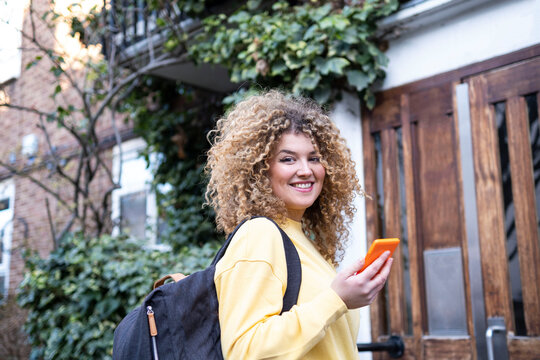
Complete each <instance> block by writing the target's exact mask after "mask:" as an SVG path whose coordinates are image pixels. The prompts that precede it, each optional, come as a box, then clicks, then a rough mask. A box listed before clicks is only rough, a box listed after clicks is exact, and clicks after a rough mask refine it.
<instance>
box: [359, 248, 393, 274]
mask: <svg viewBox="0 0 540 360" xmlns="http://www.w3.org/2000/svg"><path fill="white" fill-rule="evenodd" d="M389 256H390V251H385V252H383V253H382V254H381V256H379V257H378V258H377V259H376V260H375V261H374V262H372V263H371V265H369V266H368V267H367V268H365V269H364V271H362V272H361V273H360V275H364V276H366V277H368V278H369V279H372V278H373V277H374V276H375V275H377V274H378V273H379V271H380V270H381V268H382V267H383V265H384V264H385V262H386V260H387V259H388V257H389Z"/></svg>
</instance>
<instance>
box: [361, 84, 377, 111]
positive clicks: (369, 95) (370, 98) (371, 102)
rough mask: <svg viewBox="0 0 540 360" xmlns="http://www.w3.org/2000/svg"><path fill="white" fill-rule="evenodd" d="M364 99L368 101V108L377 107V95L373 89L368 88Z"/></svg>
mask: <svg viewBox="0 0 540 360" xmlns="http://www.w3.org/2000/svg"><path fill="white" fill-rule="evenodd" d="M364 101H365V102H366V106H367V107H368V109H370V110H371V109H373V108H374V107H375V95H373V92H372V91H371V90H369V89H367V90H366V93H365V94H364Z"/></svg>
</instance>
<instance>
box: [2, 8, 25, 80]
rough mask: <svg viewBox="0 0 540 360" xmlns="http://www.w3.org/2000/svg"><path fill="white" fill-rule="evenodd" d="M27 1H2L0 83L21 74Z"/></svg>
mask: <svg viewBox="0 0 540 360" xmlns="http://www.w3.org/2000/svg"><path fill="white" fill-rule="evenodd" d="M25 4H26V1H23V0H21V1H0V34H2V41H0V84H2V83H4V82H6V81H9V80H11V79H14V78H18V77H19V76H20V74H21V50H20V47H21V40H22V36H21V33H20V29H21V28H22V20H23V14H24V7H25Z"/></svg>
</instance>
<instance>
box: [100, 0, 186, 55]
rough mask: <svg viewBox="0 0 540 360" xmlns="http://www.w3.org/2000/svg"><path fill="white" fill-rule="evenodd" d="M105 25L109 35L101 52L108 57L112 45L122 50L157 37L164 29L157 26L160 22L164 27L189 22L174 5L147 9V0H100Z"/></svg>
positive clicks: (169, 4)
mask: <svg viewBox="0 0 540 360" xmlns="http://www.w3.org/2000/svg"><path fill="white" fill-rule="evenodd" d="M103 11H104V15H105V19H106V24H107V26H108V27H109V29H110V31H109V32H108V33H110V34H111V36H110V37H109V38H104V39H103V44H104V46H103V51H104V53H105V55H106V56H107V55H108V51H109V49H110V45H111V42H114V45H115V46H116V47H117V48H118V49H119V50H124V49H126V48H128V47H130V46H132V45H134V44H136V43H138V42H140V41H143V40H145V39H148V38H149V37H151V36H153V35H156V34H159V33H161V32H163V31H164V30H166V28H163V27H160V26H158V24H157V22H158V19H159V18H162V19H165V20H166V21H165V22H166V23H171V24H180V23H182V21H185V20H188V19H189V18H188V17H187V16H186V15H185V14H183V13H182V12H181V11H180V10H179V9H178V7H177V6H176V5H174V4H173V5H171V3H169V2H165V3H164V5H163V8H162V9H158V10H157V9H152V10H151V9H150V8H149V7H148V2H147V1H146V0H103Z"/></svg>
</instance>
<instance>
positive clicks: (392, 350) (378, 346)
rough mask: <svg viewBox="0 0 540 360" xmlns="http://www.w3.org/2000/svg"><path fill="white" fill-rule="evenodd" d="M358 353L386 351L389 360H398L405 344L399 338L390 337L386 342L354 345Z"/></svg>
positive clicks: (395, 336)
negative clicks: (391, 359) (390, 359)
mask: <svg viewBox="0 0 540 360" xmlns="http://www.w3.org/2000/svg"><path fill="white" fill-rule="evenodd" d="M356 347H357V348H358V351H387V352H388V355H390V357H391V358H400V357H402V356H403V352H404V351H405V344H404V343H403V340H402V339H401V337H400V336H397V335H392V336H390V339H388V341H386V342H379V343H364V344H356Z"/></svg>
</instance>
